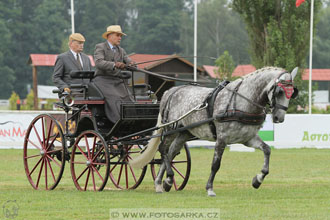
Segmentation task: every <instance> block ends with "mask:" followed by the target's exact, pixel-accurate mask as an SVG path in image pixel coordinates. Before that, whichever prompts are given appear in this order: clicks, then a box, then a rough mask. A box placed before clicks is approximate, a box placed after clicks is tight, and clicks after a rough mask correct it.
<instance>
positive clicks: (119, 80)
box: [93, 25, 134, 123]
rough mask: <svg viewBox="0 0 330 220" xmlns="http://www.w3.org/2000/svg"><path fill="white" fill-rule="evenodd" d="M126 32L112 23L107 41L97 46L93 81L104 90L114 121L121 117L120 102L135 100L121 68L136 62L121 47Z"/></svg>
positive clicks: (107, 107)
mask: <svg viewBox="0 0 330 220" xmlns="http://www.w3.org/2000/svg"><path fill="white" fill-rule="evenodd" d="M123 35H125V36H126V34H124V33H123V32H122V30H121V27H120V26H119V25H111V26H109V27H108V28H107V31H106V32H105V33H103V35H102V37H103V38H104V39H106V40H107V41H105V42H103V43H99V44H97V45H96V46H95V51H94V60H95V66H96V71H95V78H94V79H93V82H95V84H96V85H97V87H98V88H99V89H100V90H101V91H102V92H103V95H104V97H105V102H106V104H105V113H106V116H107V118H108V119H109V120H110V121H111V122H112V123H116V121H117V120H118V119H119V118H120V104H121V103H122V102H133V97H132V95H131V93H130V91H129V90H128V88H127V84H128V82H127V80H125V79H123V77H122V75H121V70H122V69H124V68H125V64H127V65H133V64H134V62H133V61H132V60H131V59H130V58H129V57H128V56H127V55H126V52H125V50H124V49H123V48H121V47H120V46H119V45H120V41H121V38H122V36H123Z"/></svg>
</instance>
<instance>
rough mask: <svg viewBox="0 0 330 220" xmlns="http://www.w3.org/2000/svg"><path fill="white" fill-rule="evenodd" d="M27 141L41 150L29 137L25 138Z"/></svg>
mask: <svg viewBox="0 0 330 220" xmlns="http://www.w3.org/2000/svg"><path fill="white" fill-rule="evenodd" d="M27 141H28V142H29V143H31V144H32V145H33V146H35V147H36V148H38V150H41V148H40V147H38V146H37V145H36V144H35V143H33V142H32V141H31V140H30V139H27ZM41 147H42V146H41Z"/></svg>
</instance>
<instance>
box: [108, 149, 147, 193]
mask: <svg viewBox="0 0 330 220" xmlns="http://www.w3.org/2000/svg"><path fill="white" fill-rule="evenodd" d="M141 150H142V148H141V147H140V146H139V145H123V146H120V147H118V146H117V145H111V146H110V164H111V166H110V179H111V181H112V183H113V184H114V185H115V186H116V187H117V188H119V189H136V188H137V187H138V186H139V185H140V184H141V182H142V180H143V178H144V176H145V174H146V171H147V166H145V167H144V168H142V169H133V168H132V167H131V166H130V165H129V164H128V163H129V161H130V160H132V159H133V158H134V157H136V156H138V155H139V154H140V152H141Z"/></svg>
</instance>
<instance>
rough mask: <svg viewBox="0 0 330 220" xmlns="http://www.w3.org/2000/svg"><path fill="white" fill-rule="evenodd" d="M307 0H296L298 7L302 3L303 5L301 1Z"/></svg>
mask: <svg viewBox="0 0 330 220" xmlns="http://www.w3.org/2000/svg"><path fill="white" fill-rule="evenodd" d="M304 1H305V0H297V1H296V7H297V8H298V7H299V6H300V5H301V3H303V2H304Z"/></svg>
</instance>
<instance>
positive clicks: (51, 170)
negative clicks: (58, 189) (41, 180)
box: [46, 158, 56, 182]
mask: <svg viewBox="0 0 330 220" xmlns="http://www.w3.org/2000/svg"><path fill="white" fill-rule="evenodd" d="M46 159H47V163H48V166H49V170H50V172H51V174H52V177H53V180H54V182H56V178H55V175H54V171H53V168H52V165H50V162H49V160H48V158H46Z"/></svg>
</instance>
